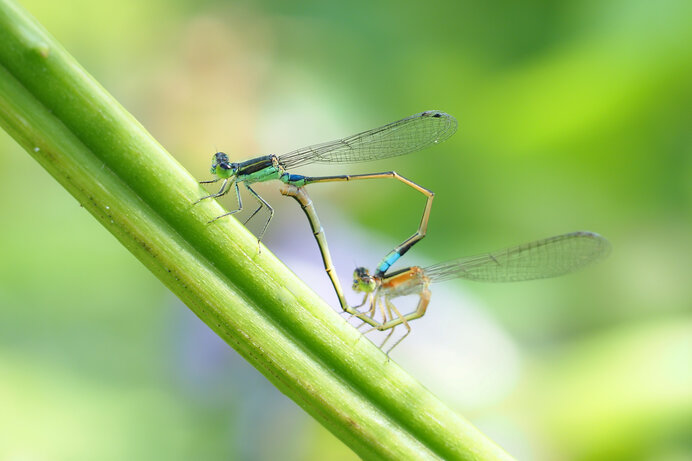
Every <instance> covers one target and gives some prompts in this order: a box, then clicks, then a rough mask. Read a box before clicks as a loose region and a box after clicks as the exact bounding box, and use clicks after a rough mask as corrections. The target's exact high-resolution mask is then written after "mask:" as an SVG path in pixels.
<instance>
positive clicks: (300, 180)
mask: <svg viewBox="0 0 692 461" xmlns="http://www.w3.org/2000/svg"><path fill="white" fill-rule="evenodd" d="M281 181H282V182H284V183H286V184H292V185H294V186H296V187H303V186H304V185H305V176H303V175H302V174H290V173H284V174H283V175H281Z"/></svg>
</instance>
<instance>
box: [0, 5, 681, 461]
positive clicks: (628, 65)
mask: <svg viewBox="0 0 692 461" xmlns="http://www.w3.org/2000/svg"><path fill="white" fill-rule="evenodd" d="M22 4H23V5H24V6H25V7H26V8H27V9H28V10H29V11H30V12H31V13H32V14H33V15H35V16H36V18H37V19H38V20H39V21H40V22H41V23H42V24H43V25H44V26H45V27H46V28H47V29H48V30H49V31H50V32H51V33H52V34H53V35H54V36H56V38H57V39H58V40H60V41H61V42H62V43H63V45H64V46H65V47H66V48H67V49H68V50H69V51H70V52H71V53H72V54H73V55H74V56H75V57H76V58H77V60H78V61H79V62H81V63H82V65H83V66H84V67H85V68H86V69H87V70H88V71H89V72H90V73H91V74H92V75H94V76H95V77H96V79H97V80H99V81H100V82H101V83H102V85H103V86H104V87H105V88H106V89H108V90H109V91H110V92H111V93H113V94H114V95H115V96H116V98H118V99H119V100H120V101H121V103H122V104H123V105H124V106H125V107H126V108H127V109H128V110H129V111H131V112H132V113H133V114H134V116H135V117H136V118H137V119H138V120H140V121H141V123H142V124H143V125H144V126H145V127H146V128H147V129H148V130H150V131H151V133H152V134H153V135H154V136H155V137H156V138H157V139H158V140H159V141H160V142H161V143H162V144H163V145H164V147H166V148H167V149H168V150H169V151H170V152H171V153H173V155H175V156H176V158H177V159H178V160H179V161H180V162H181V163H182V164H183V165H184V166H185V167H186V168H188V169H189V170H190V171H191V172H192V173H193V174H194V175H195V177H198V178H200V179H205V178H207V177H208V168H209V159H210V157H211V154H212V153H213V152H214V151H215V149H219V150H223V151H225V152H228V153H229V155H231V157H233V158H234V159H238V160H241V159H244V158H249V157H251V156H254V155H260V154H269V153H276V154H280V153H282V152H286V151H289V150H292V149H294V148H298V147H302V146H304V145H308V144H312V143H317V142H321V141H327V140H330V139H335V138H338V137H341V136H345V135H348V134H352V133H355V132H357V131H360V130H364V129H368V128H372V127H375V126H377V125H379V124H383V123H386V122H389V121H393V120H396V119H398V118H401V117H404V116H407V115H410V114H413V113H416V112H420V111H422V110H426V109H441V110H444V111H446V112H449V113H451V114H453V115H454V116H456V117H457V118H458V120H459V131H458V133H457V134H456V135H455V136H454V137H453V138H451V139H450V140H448V141H446V142H445V143H444V144H441V145H440V146H436V147H435V148H434V149H431V150H428V151H425V152H423V153H418V154H413V155H409V156H406V157H402V158H398V159H393V160H389V161H386V162H382V163H381V164H375V165H373V166H370V165H369V166H367V167H366V168H367V169H366V170H363V169H362V166H361V167H353V168H352V169H351V170H349V171H353V172H366V171H384V170H388V169H392V168H395V169H396V170H397V171H398V172H399V173H401V174H403V175H405V176H407V177H410V178H412V179H413V180H415V181H416V182H418V183H420V184H422V185H424V186H425V187H428V188H430V189H432V190H434V191H435V193H436V197H435V203H434V206H433V212H432V220H431V224H430V227H429V234H428V238H426V239H425V240H424V241H423V242H422V243H420V245H418V246H417V247H416V248H415V250H413V251H412V252H411V253H410V254H409V255H407V256H406V258H409V261H408V262H409V263H410V264H416V262H415V258H416V255H418V257H420V258H422V257H423V255H424V256H425V258H427V259H429V260H440V261H441V260H445V259H450V258H451V257H458V256H463V255H469V254H475V253H478V252H482V251H487V250H493V249H497V248H502V247H504V246H507V245H512V244H518V243H523V242H526V241H530V240H534V239H537V238H542V237H547V236H550V235H555V234H560V233H564V232H569V231H574V230H582V229H583V230H591V231H596V232H599V233H601V234H602V235H604V236H606V237H607V238H608V239H609V240H610V241H611V243H612V245H613V252H612V254H611V256H610V258H609V259H608V260H606V261H605V262H604V263H603V264H601V265H599V266H596V267H594V268H592V269H590V270H588V271H585V272H583V273H580V274H578V275H574V276H571V277H568V278H565V279H560V280H555V281H551V282H550V283H545V282H541V283H539V284H522V285H512V286H489V285H488V286H478V285H465V286H464V289H465V290H467V291H469V292H470V293H472V295H473V296H474V297H475V298H476V299H482V300H483V304H484V306H486V308H487V312H488V315H489V316H490V317H492V318H493V319H495V321H496V322H497V325H498V326H499V328H501V329H502V331H503V332H504V333H505V334H506V335H507V336H508V337H510V338H512V340H513V341H514V343H515V344H516V347H517V354H518V356H519V357H520V359H519V360H518V366H519V372H518V378H517V380H516V382H511V383H509V384H508V386H507V387H508V389H507V390H506V392H505V393H504V394H502V395H501V396H500V397H496V398H495V399H493V400H489V401H487V402H486V403H482V404H481V403H477V404H475V405H467V406H464V405H462V404H460V405H458V409H459V411H460V413H462V414H464V415H465V416H467V417H468V418H469V419H471V420H472V421H473V422H474V423H476V424H478V425H479V426H480V427H481V429H482V430H483V431H484V432H485V433H486V434H488V435H489V436H490V437H491V438H493V439H494V440H496V441H497V442H498V443H499V444H500V445H502V446H503V447H504V448H505V449H507V450H508V451H509V452H510V453H511V454H513V455H515V456H517V457H518V458H520V459H535V460H552V459H561V460H574V461H585V460H589V461H592V460H609V461H617V460H664V461H667V460H671V461H672V460H684V459H692V283H690V282H691V281H692V258H691V257H690V256H691V255H692V128H691V127H692V46H691V44H692V2H689V1H687V0H664V1H661V2H646V1H642V0H634V1H610V2H598V1H573V0H572V1H563V2H539V1H529V2H510V1H506V0H503V1H497V2H459V1H447V0H445V1H437V2H395V1H380V2H366V1H353V2H318V1H312V2H280V1H258V2H249V1H244V2H221V1H218V2H217V1H211V0H207V1H202V2H200V1H196V2H193V1H177V2H164V1H162V0H154V1H149V2H137V1H132V0H121V1H120V2H92V1H86V0H67V1H65V2H51V1H47V0H24V1H23V2H22ZM324 171H325V170H320V169H319V168H317V169H316V170H315V169H313V170H309V172H317V173H319V172H324ZM301 172H302V171H301ZM335 173H336V172H335ZM342 187H343V186H333V187H332V186H326V187H325V188H324V189H323V190H320V191H316V192H315V193H314V194H313V198H314V199H315V201H316V203H317V206H318V210H319V209H320V206H321V207H322V208H331V209H334V210H339V212H340V213H342V214H343V217H344V218H345V219H347V220H349V221H350V222H353V223H355V224H357V225H358V226H360V227H361V228H362V230H363V231H364V232H366V233H369V234H371V235H377V236H381V237H382V238H385V239H390V240H391V241H392V243H395V242H396V241H398V240H397V239H400V238H402V237H403V236H405V235H404V234H406V232H409V231H408V229H409V228H410V229H413V228H414V226H415V225H416V224H417V219H419V215H418V211H415V212H414V213H411V210H412V205H411V203H412V200H416V197H415V196H413V195H406V194H407V193H408V192H406V191H402V190H401V189H397V188H394V187H393V186H391V184H387V183H386V182H385V183H373V184H368V185H363V186H362V187H358V188H357V189H355V188H351V189H348V193H347V192H345V189H343V188H342ZM349 187H351V186H349ZM275 189H276V187H275V185H266V186H264V185H262V186H260V187H258V190H259V191H260V193H261V194H262V195H266V196H267V198H268V199H269V200H270V201H271V203H272V204H273V205H274V207H275V208H276V209H277V214H280V215H281V214H283V215H284V217H283V218H280V219H284V221H281V222H284V223H292V224H291V225H295V226H296V227H299V226H302V227H300V229H303V230H304V231H305V232H308V230H307V227H306V226H305V224H304V223H303V219H304V218H303V216H302V214H300V213H298V212H297V211H296V210H295V209H294V204H293V203H289V202H290V201H287V200H285V199H281V198H280V197H279V196H278V194H276V192H275ZM272 194H273V195H272ZM416 210H417V209H416ZM0 212H1V214H2V218H1V219H2V226H0V255H2V256H1V258H0V459H9V460H33V459H37V460H41V459H50V460H81V459H84V460H87V459H101V460H110V459H113V460H116V459H118V460H120V459H147V460H151V459H167V460H171V459H191V458H192V457H196V458H198V459H279V458H281V459H295V460H309V459H330V460H338V459H344V460H345V459H354V455H353V454H352V453H351V452H350V451H349V450H348V448H347V447H345V446H344V445H343V444H341V442H339V441H338V440H337V439H336V438H334V437H333V436H331V435H330V434H329V433H328V432H327V431H325V430H324V429H322V428H321V427H320V426H318V425H317V424H316V423H315V422H314V421H312V420H311V419H310V418H309V417H308V416H306V415H304V414H303V413H302V412H301V411H300V410H299V409H298V407H297V406H296V405H295V404H293V403H292V402H290V401H288V400H287V399H286V398H285V397H284V396H282V395H281V394H280V393H278V391H276V390H275V389H273V388H272V387H271V386H270V385H269V384H268V383H266V382H265V380H264V379H263V378H262V377H261V375H259V373H257V372H255V371H254V370H253V369H251V368H250V367H249V365H247V364H245V363H244V362H243V361H242V360H241V359H240V358H239V357H238V356H237V355H236V354H235V352H233V351H232V350H231V349H230V348H229V347H227V346H226V345H225V344H223V343H222V342H221V340H219V339H218V338H215V337H213V336H210V334H209V333H208V332H207V329H206V327H205V326H204V325H202V324H201V322H199V320H198V319H196V318H195V317H194V316H192V315H191V314H190V313H189V312H188V311H187V309H186V308H185V306H183V305H182V304H181V303H180V302H179V301H177V300H176V299H175V298H174V297H173V296H172V295H171V294H170V293H168V292H167V290H165V289H164V288H163V287H162V286H161V285H160V283H159V282H158V281H157V280H156V279H155V278H154V277H153V276H152V275H151V274H149V273H148V272H147V271H146V270H145V269H144V268H143V267H141V266H140V265H139V263H138V262H137V261H136V260H135V258H134V257H132V256H131V255H130V254H129V253H127V252H126V251H125V250H124V249H123V248H122V247H120V246H119V244H118V243H117V242H116V241H115V239H114V238H112V237H111V236H110V234H108V233H107V232H106V231H105V230H104V229H103V228H101V227H100V226H98V225H97V223H96V222H95V221H94V220H93V219H92V218H91V217H90V215H89V214H88V213H86V212H85V211H84V210H83V209H81V208H80V207H79V206H78V204H77V203H76V201H75V200H74V199H73V198H72V197H71V196H69V195H68V194H67V193H66V192H65V191H64V190H62V189H61V188H60V187H59V186H58V185H57V184H56V183H55V182H54V181H53V180H52V178H51V177H50V176H48V174H46V173H45V172H44V171H43V170H41V169H40V168H39V167H38V165H37V164H36V163H35V162H34V161H33V160H32V159H31V158H30V157H29V156H28V155H26V153H25V152H23V151H22V150H21V149H20V148H19V147H18V146H17V145H16V144H15V143H14V141H13V140H12V139H11V138H10V137H9V136H7V135H6V134H4V133H0ZM299 223H300V224H299ZM402 229H403V230H402ZM251 230H256V229H253V228H252V227H251ZM282 232H285V226H283V227H282V226H278V225H274V226H272V227H271V228H270V230H269V232H268V235H267V238H266V239H265V242H266V244H267V246H268V247H269V248H270V249H272V242H276V241H277V236H278V235H279V234H281V233H282ZM327 232H328V233H329V228H328V227H327ZM402 232H403V234H402ZM406 235H407V234H406ZM273 239H274V240H273ZM351 244H352V245H354V246H357V245H358V242H352V243H351ZM310 245H313V242H310ZM387 249H388V248H387ZM385 250H386V249H384V248H383V252H382V253H383V254H384V251H385ZM310 251H311V252H312V251H314V249H313V248H312V247H311V248H310ZM313 254H314V260H311V261H310V264H314V265H315V266H317V267H320V261H319V259H318V254H317V253H316V252H314V253H310V255H313ZM375 262H376V260H373V261H371V263H375ZM347 263H348V261H347ZM341 275H342V279H343V280H347V277H348V275H349V274H348V273H346V274H341ZM324 283H325V284H326V283H327V281H326V277H325V278H324ZM434 302H435V300H434V299H433V304H432V307H431V309H430V310H429V313H428V316H434V315H436V313H437V312H439V311H440V310H444V309H445V308H446V309H453V308H454V306H434ZM426 319H427V316H426V318H424V319H421V320H420V321H418V322H424V321H425V320H426ZM421 339H422V338H412V339H407V341H420V340H421ZM475 352H480V351H466V353H467V354H471V355H474V353H475ZM479 355H480V354H479ZM394 358H395V359H398V358H399V356H397V355H396V354H395V355H394ZM453 360H454V358H453V357H452V358H451V361H453ZM441 366H444V364H442V365H441ZM498 366H502V365H501V364H500V365H498ZM412 373H413V374H414V375H416V373H415V371H412ZM421 378H422V377H421ZM444 379H446V378H445V377H444V376H443V377H442V378H441V380H444ZM431 387H433V388H434V387H435V384H434V383H432V384H431ZM479 399H480V397H478V398H476V397H475V396H474V395H473V394H470V395H467V396H466V398H465V400H466V401H470V402H473V401H474V400H476V401H478V400H479Z"/></svg>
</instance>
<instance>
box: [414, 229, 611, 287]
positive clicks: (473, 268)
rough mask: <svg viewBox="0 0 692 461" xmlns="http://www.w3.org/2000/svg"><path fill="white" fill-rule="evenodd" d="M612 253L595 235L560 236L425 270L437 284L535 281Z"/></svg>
mask: <svg viewBox="0 0 692 461" xmlns="http://www.w3.org/2000/svg"><path fill="white" fill-rule="evenodd" d="M609 252H610V243H609V242H608V240H606V239H605V238H603V237H601V236H600V235H598V234H595V233H593V232H572V233H570V234H563V235H557V236H555V237H550V238H547V239H543V240H537V241H535V242H531V243H525V244H524V245H519V246H516V247H513V248H507V249H505V250H500V251H496V252H493V253H486V254H483V255H478V256H471V257H467V258H461V259H456V260H454V261H448V262H444V263H439V264H435V265H433V266H430V267H427V268H425V269H424V271H425V275H427V276H428V277H429V278H430V279H431V280H432V281H433V282H440V281H443V280H450V279H454V278H464V279H469V280H477V281H481V282H518V281H522V280H534V279H542V278H548V277H556V276H558V275H563V274H567V273H568V272H572V271H575V270H577V269H581V268H582V267H585V266H587V265H589V264H591V263H593V262H595V261H597V260H599V259H601V258H603V257H605V256H607V255H608V253H609Z"/></svg>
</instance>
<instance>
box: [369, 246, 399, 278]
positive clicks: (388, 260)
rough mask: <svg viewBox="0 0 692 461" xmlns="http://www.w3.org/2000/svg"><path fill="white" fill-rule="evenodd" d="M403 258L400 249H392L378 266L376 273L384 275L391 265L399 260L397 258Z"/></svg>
mask: <svg viewBox="0 0 692 461" xmlns="http://www.w3.org/2000/svg"><path fill="white" fill-rule="evenodd" d="M399 258H401V254H399V252H398V251H396V250H395V251H392V252H391V253H389V254H388V255H387V256H385V258H384V259H383V260H382V262H381V263H380V265H379V266H377V270H376V272H375V274H376V275H382V274H384V273H385V272H387V271H388V270H389V268H390V267H392V264H394V263H395V262H397V260H398V259H399Z"/></svg>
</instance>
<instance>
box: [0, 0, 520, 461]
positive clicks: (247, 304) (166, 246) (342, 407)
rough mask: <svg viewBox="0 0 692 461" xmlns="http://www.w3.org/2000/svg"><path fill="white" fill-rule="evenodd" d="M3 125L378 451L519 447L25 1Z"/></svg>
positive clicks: (330, 417)
mask: <svg viewBox="0 0 692 461" xmlns="http://www.w3.org/2000/svg"><path fill="white" fill-rule="evenodd" d="M0 43H2V46H0V124H2V126H3V128H4V129H5V130H7V131H8V132H9V133H10V134H11V135H12V136H13V137H14V138H15V139H16V140H17V142H18V143H19V144H21V145H22V146H23V147H24V148H25V149H26V150H27V151H28V152H29V153H30V154H31V155H32V156H33V157H34V158H35V159H36V160H37V161H38V163H39V164H41V165H42V166H43V167H44V168H45V169H46V170H47V171H48V172H49V173H50V174H51V175H53V176H54V177H55V179H56V180H58V181H59V182H60V183H61V184H62V185H63V186H64V187H65V188H66V189H67V190H68V191H69V192H70V193H71V194H72V195H73V196H74V197H75V198H76V199H77V201H78V202H79V203H80V204H81V205H83V206H84V207H85V208H86V209H87V210H89V212H90V213H91V214H92V215H94V217H95V218H96V219H98V220H99V221H100V222H101V223H102V224H103V226H104V227H106V228H107V229H108V230H109V231H110V232H111V233H112V234H113V235H114V236H115V237H116V238H118V240H119V241H120V242H121V243H122V244H123V245H124V246H125V247H126V248H128V249H129V250H130V251H131V252H132V253H133V254H134V255H135V256H136V257H137V258H138V259H139V260H140V261H141V262H142V263H143V264H144V265H145V266H146V267H148V268H149V270H151V271H152V272H153V273H154V274H155V275H156V276H157V277H158V278H159V279H160V280H161V281H162V282H163V283H164V284H165V285H166V286H167V287H168V288H170V289H171V290H172V291H173V292H174V293H175V294H176V295H177V296H178V297H179V298H180V299H181V300H183V301H184V302H185V303H186V304H187V306H188V307H189V308H190V309H192V311H194V312H195V314H196V315H197V316H199V317H200V318H201V319H202V320H203V321H204V322H205V323H206V324H207V325H209V326H210V327H211V328H212V329H213V330H214V331H215V332H216V333H217V334H219V336H221V337H222V338H223V339H224V340H226V341H227V342H228V343H229V344H230V345H231V346H232V347H233V348H234V349H236V350H237V351H238V352H239V353H240V354H242V355H243V357H245V358H246V359H247V360H248V361H249V362H250V363H252V364H253V365H254V366H255V367H256V368H257V369H258V370H260V371H261V372H262V373H263V374H264V375H265V376H266V377H267V379H269V380H270V381H271V382H272V383H274V384H275V385H276V386H277V387H278V388H279V389H280V390H281V391H282V392H283V393H285V394H286V395H287V396H289V397H290V398H291V399H293V400H295V401H296V402H297V403H298V404H299V405H300V406H301V407H302V408H304V409H305V410H306V411H307V412H308V413H310V414H311V415H312V416H313V417H315V418H316V419H317V420H318V421H319V422H320V423H322V424H323V425H324V426H325V427H327V428H328V429H329V430H330V431H332V432H333V433H334V434H335V435H337V436H338V437H339V438H340V439H342V440H343V441H344V442H345V443H346V444H348V445H349V446H350V447H351V448H352V449H353V450H354V451H355V452H356V453H357V454H358V455H360V456H362V457H363V458H368V459H412V458H415V459H429V458H445V459H469V460H470V459H473V460H477V459H493V460H494V459H509V457H508V456H507V455H506V453H504V452H503V451H502V450H501V449H500V448H498V447H497V446H496V445H495V444H493V443H492V442H491V441H490V440H488V439H487V438H486V437H485V436H483V435H482V434H481V433H480V432H479V431H478V430H477V429H475V428H474V427H473V426H471V425H470V424H469V423H468V422H466V421H465V420H463V419H462V418H461V417H459V416H458V415H456V414H455V413H454V412H453V411H451V410H450V409H448V408H447V407H445V406H444V405H443V404H442V403H441V402H440V401H439V400H437V399H436V398H435V397H434V396H433V395H431V394H430V393H429V392H428V391H427V390H426V389H425V388H423V386H421V385H420V384H419V383H418V382H416V381H415V380H414V379H413V378H412V377H410V376H409V375H407V374H406V373H405V372H404V371H403V370H401V369H400V368H399V367H398V366H397V365H396V364H394V363H393V362H391V361H387V360H386V358H385V356H384V355H383V354H382V352H381V351H379V350H378V349H377V348H376V347H374V346H373V345H372V344H371V343H370V342H369V341H367V340H366V339H362V338H361V336H360V334H359V333H358V332H357V331H355V329H353V328H352V327H351V326H350V325H349V324H347V323H346V322H345V321H344V320H343V319H341V318H340V317H339V315H337V313H336V312H335V311H333V310H332V309H331V308H330V307H329V306H327V305H326V304H325V303H324V302H323V301H321V300H320V299H319V298H317V296H316V295H315V294H314V293H313V292H312V291H311V290H310V289H309V288H308V287H306V286H305V285H304V284H303V283H302V282H301V281H300V280H298V279H297V278H296V277H295V276H294V275H293V274H292V273H291V272H290V271H289V270H288V269H287V268H286V267H285V266H284V265H283V264H281V262H280V261H278V260H277V259H276V258H275V257H274V256H273V255H272V254H271V253H270V252H269V251H267V250H266V249H263V250H262V252H261V253H258V251H257V240H256V239H255V238H254V237H253V236H252V235H250V234H249V233H248V232H247V231H246V230H245V228H243V227H242V226H241V225H240V224H238V222H237V221H236V220H235V219H230V218H229V219H223V220H219V221H217V222H215V223H214V224H212V225H207V224H206V223H207V221H209V220H210V219H211V218H213V217H214V216H218V215H219V214H221V212H222V210H221V208H220V207H219V205H218V204H217V203H215V202H214V201H212V200H207V201H204V202H202V203H199V204H197V205H195V206H192V204H193V202H195V200H197V199H198V198H199V197H201V196H202V195H203V194H204V191H203V190H202V189H201V187H200V186H199V185H198V184H197V183H196V181H195V179H194V178H192V177H190V175H189V174H188V173H187V171H185V169H184V168H182V167H181V165H180V164H178V163H177V162H176V161H175V160H174V159H173V158H172V157H171V156H170V155H169V154H168V153H167V152H166V151H164V149H163V148H162V147H161V146H160V145H159V144H158V143H157V142H156V141H155V140H154V139H152V138H151V136H150V135H149V134H148V133H147V132H146V130H144V128H143V127H142V126H141V125H139V123H137V121H136V120H134V118H133V117H132V116H131V115H130V114H129V113H127V112H126V111H125V109H124V108H122V107H121V106H120V105H119V104H118V103H117V102H116V101H115V100H114V99H113V97H112V96H110V95H109V94H108V93H107V92H106V91H105V90H104V89H103V88H102V87H101V86H100V85H99V84H98V83H97V82H96V81H94V80H93V78H92V77H91V76H90V75H89V74H88V73H87V72H86V71H85V70H84V69H82V68H81V67H80V66H79V64H77V63H76V62H75V60H74V59H73V58H72V57H71V56H70V55H69V54H68V53H67V52H66V51H65V50H64V49H63V48H62V47H61V46H60V44H58V43H57V42H56V41H55V39H53V38H52V37H51V36H50V35H49V34H48V33H47V32H46V31H45V30H44V29H43V28H42V27H41V26H40V25H39V24H38V23H37V22H36V20H35V19H34V18H32V17H31V16H30V15H29V14H28V13H27V12H26V11H24V10H23V9H21V8H20V7H19V6H17V5H16V4H15V3H14V2H12V1H8V0H2V1H0Z"/></svg>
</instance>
